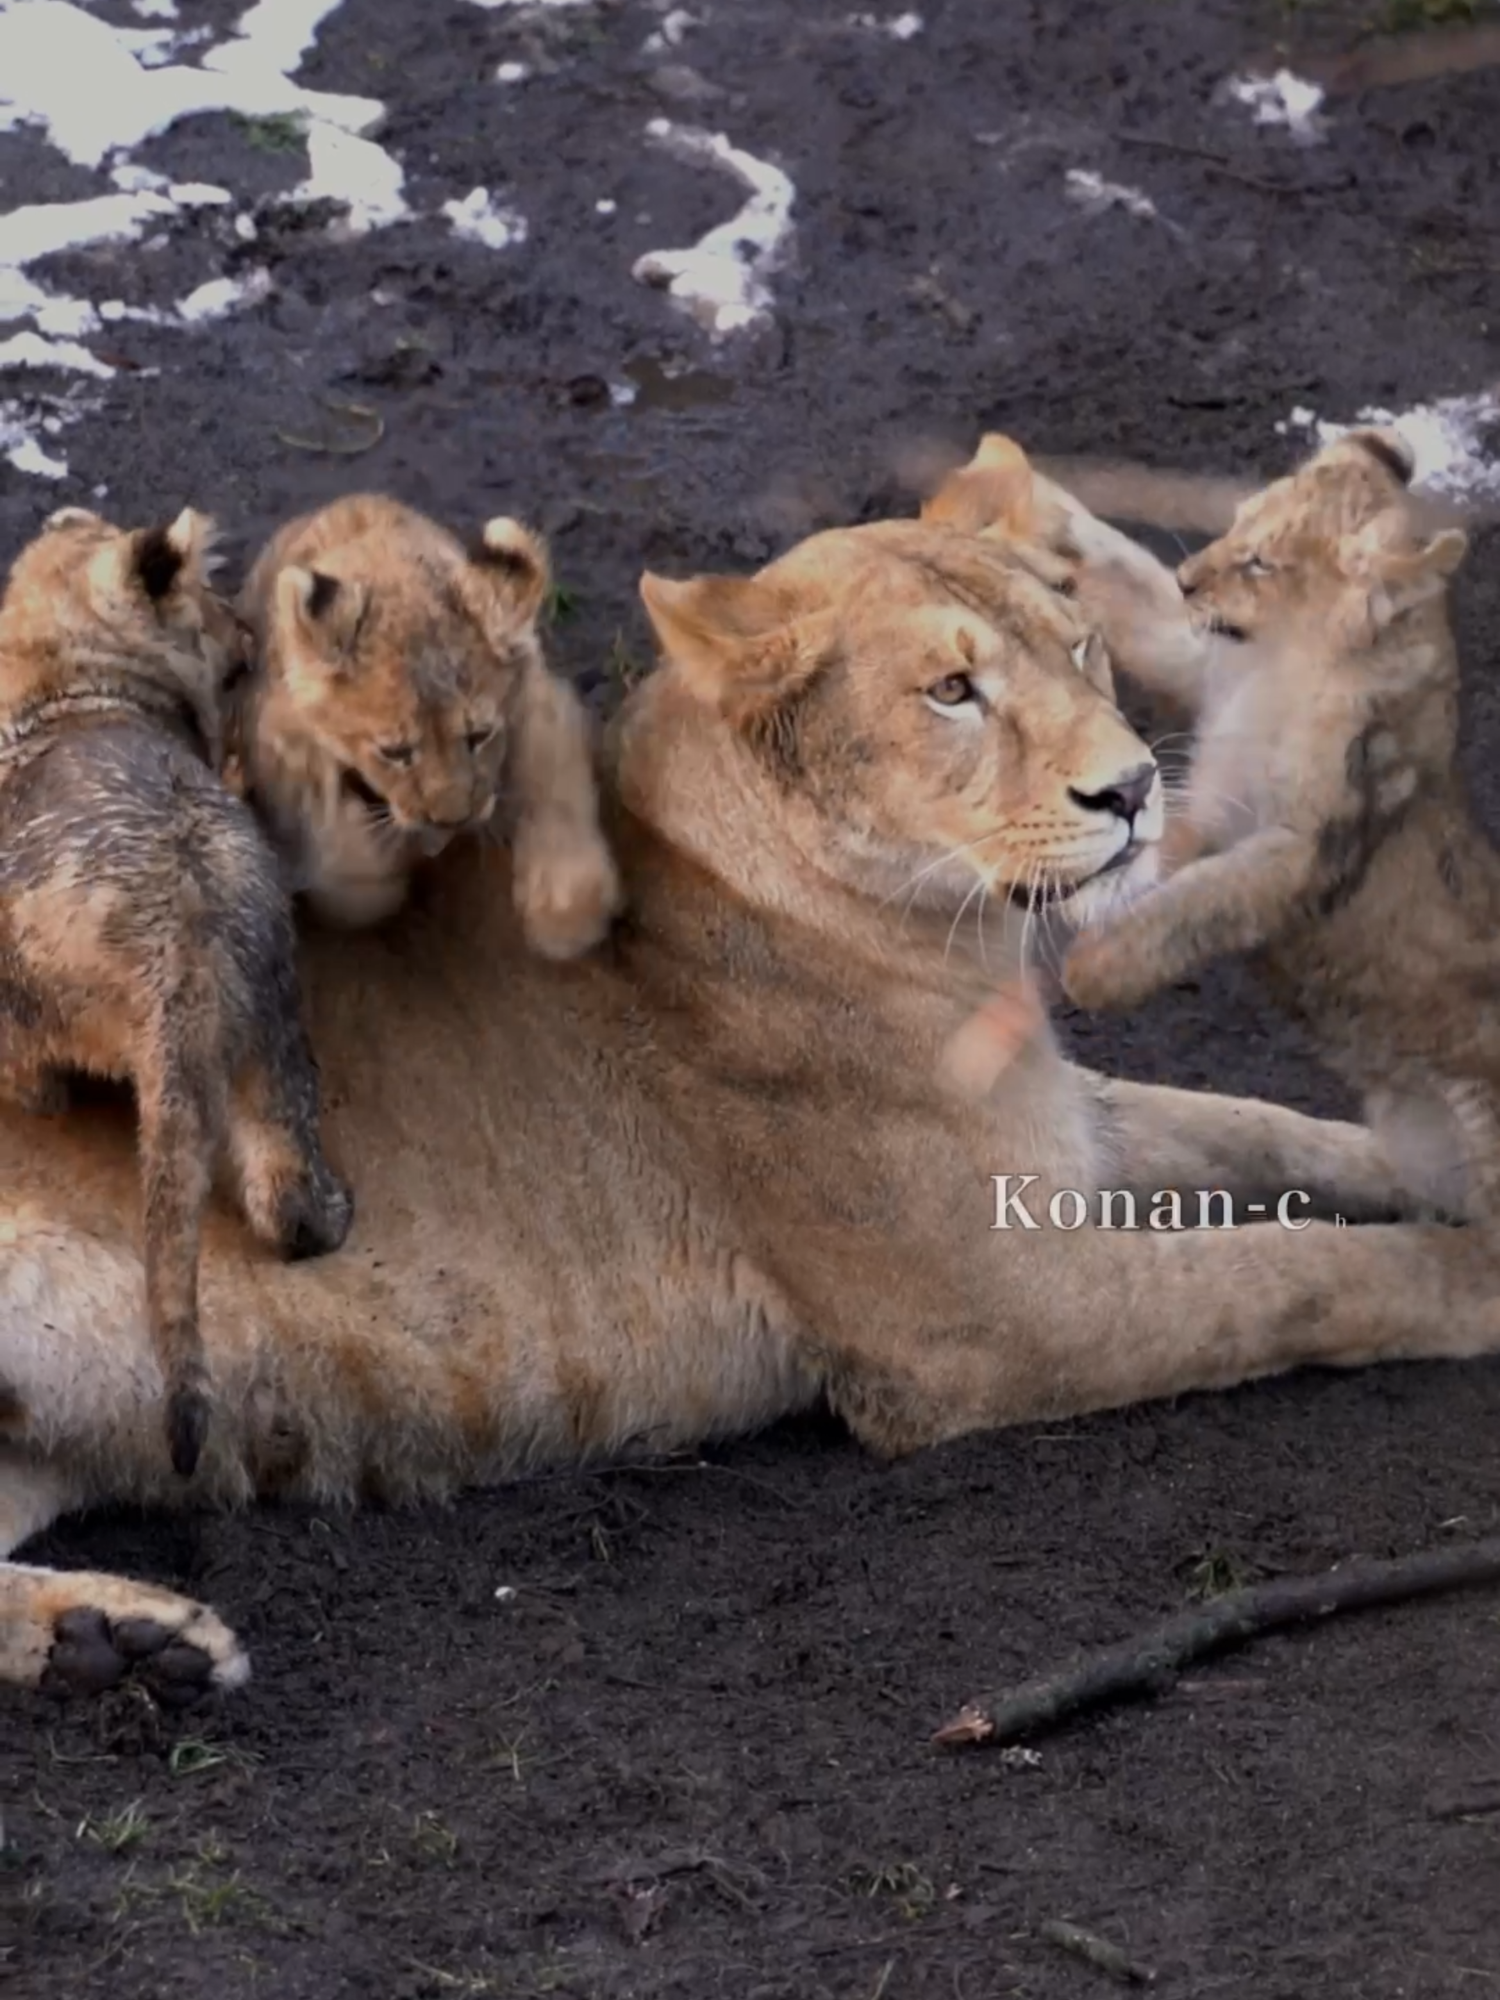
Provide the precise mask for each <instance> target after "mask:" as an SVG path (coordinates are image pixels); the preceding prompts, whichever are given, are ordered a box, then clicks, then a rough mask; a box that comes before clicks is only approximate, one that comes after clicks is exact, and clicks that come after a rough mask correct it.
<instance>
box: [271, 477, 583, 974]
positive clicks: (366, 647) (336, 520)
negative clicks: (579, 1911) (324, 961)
mask: <svg viewBox="0 0 1500 2000" xmlns="http://www.w3.org/2000/svg"><path fill="white" fill-rule="evenodd" d="M549 588H550V564H549V561H548V556H547V551H546V548H545V545H544V544H543V543H542V542H541V540H540V539H539V538H538V537H537V536H535V535H533V534H532V533H531V532H530V531H529V530H528V529H526V528H525V527H523V526H522V525H521V523H520V522H518V521H513V520H510V519H508V518H506V517H500V518H498V519H495V520H492V521H490V522H488V523H487V525H486V526H485V528H484V530H483V531H482V533H481V534H480V536H479V538H478V540H477V541H476V542H475V544H474V545H473V547H472V548H469V549H467V550H465V549H464V548H462V547H461V546H460V544H459V543H458V542H457V541H456V540H455V539H454V538H453V537H452V536H451V535H449V534H448V533H446V531H445V530H443V529H442V528H440V527H438V526H437V525H436V524H435V523H434V522H432V521H430V520H428V519H426V518H425V516H423V515H421V514H418V513H416V512H415V511H414V510H413V509H411V508H410V507H406V506H403V505H402V504H401V503H400V502H399V501H396V500H392V499H388V498H386V497H384V496H382V495H379V494H357V495H353V496H350V497H348V498H345V499H342V500H336V501H334V502H333V504H332V505H331V506H328V507H325V508H323V509H322V511H321V512H319V513H315V514H310V515H305V516H303V517H302V518H300V519H298V520H295V521H292V522H289V523H288V524H287V525H286V526H285V527H283V528H282V529H281V530H280V532H279V533H278V534H277V535H275V536H274V537H273V539H272V540H271V542H270V543H269V544H268V546H267V547H266V548H265V550H264V551H263V552H262V553H261V555H260V557H259V559H258V561H257V562H256V564H255V567H254V569H253V570H252V572H251V574H250V577H249V579H248V581H247V582H246V585H245V589H244V593H243V596H242V599H241V608H242V609H243V611H244V613H245V616H246V618H247V619H248V621H249V623H250V625H251V627H252V629H253V631H254V634H255V638H256V642H257V646H258V650H259V669H258V671H257V672H255V673H254V674H252V675H251V676H250V677H249V678H248V680H247V681H246V682H245V683H244V684H243V686H244V689H245V693H244V697H243V699H242V701H241V703H240V705H239V710H238V714H237V719H236V721H235V724H234V732H233V733H234V739H235V748H236V751H237V755H238V757H239V760H240V762H241V764H242V768H243V774H244V776H243V782H244V785H245V789H246V792H247V795H248V796H249V797H250V798H251V799H252V800H253V801H254V802H255V804H256V805H257V807H258V808H259V809H260V811H261V812H262V814H263V816H264V818H265V819H266V821H267V823H268V824H269V825H270V827H271V829H272V831H273V834H274V836H275V838H276V840H277V842H278V844H279V845H280V847H281V848H282V850H283V852H284V854H285V855H286V857H287V861H288V864H289V868H290V874H291V882H292V886H293V889H294V890H295V891H297V892H299V893H301V894H303V895H305V896H306V898H307V900H308V902H309V904H310V905H311V906H312V908H313V909H314V910H315V911H317V912H318V914H320V915H321V916H322V917H323V918H324V919H325V920H327V921H330V922H333V923H337V924H341V925H345V926H349V927H356V926H363V925H367V924H374V923H378V922H380V921H381V920H382V919H384V918H385V917H388V916H390V915H391V914H392V913H393V912H394V911H395V910H397V909H398V908H399V907H400V905H401V903H402V902H403V901H404V899H405V896H406V892H407V887H408V884H409V882H410V878H411V875H412V871H413V870H414V868H415V867H416V866H417V864H418V862H419V861H421V860H422V859H423V858H424V857H430V856H433V855H437V854H439V853H441V852H442V850H443V849H444V848H445V847H446V846H447V845H448V843H449V842H450V841H451V840H452V839H453V838H454V836H455V835H456V834H459V833H463V832H468V831H473V830H475V829H477V828H481V827H484V826H487V825H488V824H489V823H490V822H491V819H492V816H493V815H494V813H495V809H496V805H497V802H499V801H500V800H501V799H502V797H504V800H505V804H506V806H507V808H508V812H509V816H510V818H511V820H512V822H513V833H514V841H515V877H514V881H515V889H514V894H515V899H516V905H517V908H518V910H519V912H520V915H521V919H522V923H523V926H524V929H525V932H526V936H527V940H528V942H529V943H530V945H531V947H532V948H533V949H534V950H536V951H537V952H539V953H541V954H542V955H543V956H545V957H548V958H555V959H568V958H575V957H578V956H579V955H581V954H582V953H584V952H586V951H588V950H590V949H591V948H592V947H593V946H594V945H595V944H597V943H598V942H599V940H600V939H601V938H602V937H603V936H604V934H605V932H606V931H607V929H608V928H609V925H610V923H611V921H612V920H613V918H614V917H615V915H616V914H617V913H618V910H619V908H620V885H619V879H618V876H617V874H616V870H615V864H614V861H613V858H612V856H611V854H610V851H609V848H608V846H607V844H606V842H605V839H604V836H603V834H602V832H601V830H600V824H599V811H598V795H597V786H596V780H595V773H594V762H593V748H592V743H591V740H590V730H589V723H588V716H587V712H586V711H585V709H584V707H583V704H582V703H581V702H580V701H579V699H578V697H577V696H576V695H575V694H574V692H573V690H572V689H571V688H570V687H568V686H567V685H566V684H565V683H564V682H563V681H561V680H560V679H558V678H557V676H555V675H554V674H553V673H552V672H551V671H550V670H549V669H548V667H547V664H546V661H545V659H544V658H543V654H542V646H541V640H540V636H539V634H538V630H537V624H538V619H539V617H540V614H541V611H542V608H543V604H544V602H545V599H546V597H547V593H548V590H549Z"/></svg>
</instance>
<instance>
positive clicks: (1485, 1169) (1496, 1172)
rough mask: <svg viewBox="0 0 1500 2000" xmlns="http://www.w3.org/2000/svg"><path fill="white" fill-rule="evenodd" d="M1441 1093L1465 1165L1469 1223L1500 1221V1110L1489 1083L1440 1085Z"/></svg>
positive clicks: (1465, 1210)
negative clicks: (1454, 1126) (1455, 1131)
mask: <svg viewBox="0 0 1500 2000" xmlns="http://www.w3.org/2000/svg"><path fill="white" fill-rule="evenodd" d="M1439 1094H1440V1095H1441V1097H1442V1100H1443V1102H1444V1104H1445V1105H1446V1106H1447V1108H1448V1111H1449V1113H1450V1115H1451V1116H1452V1119H1453V1122H1454V1124H1455V1125H1456V1126H1457V1127H1458V1132H1459V1141H1460V1147H1461V1151H1462V1155H1463V1166H1464V1180H1465V1189H1464V1203H1463V1207H1464V1215H1465V1218H1466V1220H1467V1221H1469V1222H1475V1223H1493V1222H1494V1221H1496V1220H1497V1218H1500V1107H1497V1105H1496V1102H1495V1093H1494V1092H1493V1091H1492V1090H1491V1089H1490V1087H1489V1086H1488V1085H1487V1084H1484V1083H1478V1082H1473V1081H1467V1080H1466V1081H1463V1082H1449V1081H1445V1082H1443V1083H1442V1084H1440V1085H1439Z"/></svg>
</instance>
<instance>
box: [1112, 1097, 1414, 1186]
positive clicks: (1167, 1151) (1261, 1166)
mask: <svg viewBox="0 0 1500 2000" xmlns="http://www.w3.org/2000/svg"><path fill="white" fill-rule="evenodd" d="M1088 1074H1089V1080H1090V1082H1091V1084H1092V1086H1093V1088H1094V1090H1095V1092H1096V1094H1097V1101H1098V1103H1099V1108H1100V1113H1101V1126H1102V1137H1103V1139H1104V1144H1105V1148H1106V1152H1107V1172H1108V1175H1109V1176H1110V1178H1109V1179H1108V1181H1107V1185H1109V1186H1110V1187H1122V1188H1129V1189H1130V1190H1131V1191H1132V1192H1133V1193H1134V1195H1135V1197H1136V1200H1137V1201H1138V1202H1140V1203H1142V1204H1148V1203H1149V1202H1150V1201H1151V1200H1152V1198H1153V1197H1154V1196H1155V1195H1156V1193H1157V1192H1158V1190H1160V1189H1176V1190H1177V1192H1178V1193H1179V1194H1180V1195H1181V1197H1182V1201H1183V1207H1184V1216H1185V1219H1186V1218H1189V1217H1190V1216H1192V1215H1193V1214H1195V1213H1196V1201H1197V1196H1198V1194H1199V1192H1200V1191H1202V1192H1205V1193H1206V1192H1208V1191H1210V1190H1212V1189H1216V1188H1222V1189H1224V1190H1225V1192H1226V1193H1227V1194H1228V1195H1229V1197H1230V1199H1231V1201H1232V1202H1233V1204H1234V1215H1235V1219H1236V1220H1239V1221H1253V1220H1255V1219H1256V1217H1255V1216H1254V1215H1253V1214H1252V1213H1251V1212H1250V1211H1251V1210H1252V1209H1253V1208H1254V1207H1255V1206H1256V1205H1257V1204H1259V1206H1260V1209H1261V1214H1262V1216H1263V1217H1266V1218H1270V1217H1274V1216H1275V1214H1276V1204H1277V1203H1278V1202H1279V1201H1280V1200H1281V1198H1282V1197H1283V1195H1290V1196H1292V1197H1293V1199H1292V1200H1291V1201H1290V1202H1289V1203H1288V1205H1287V1214H1288V1215H1289V1217H1290V1218H1291V1219H1292V1220H1293V1221H1300V1220H1302V1219H1303V1218H1304V1217H1308V1218H1311V1217H1315V1216H1316V1217H1321V1218H1323V1219H1324V1220H1325V1221H1332V1220H1334V1218H1335V1217H1341V1218H1342V1219H1343V1220H1344V1221H1345V1222H1403V1221H1414V1220H1417V1219H1419V1218H1423V1217H1425V1216H1426V1215H1427V1214H1428V1213H1429V1212H1430V1208H1429V1204H1428V1201H1427V1197H1426V1196H1425V1194H1424V1193H1423V1191H1422V1190H1420V1189H1418V1188H1416V1187H1413V1186H1409V1185H1407V1183H1406V1182H1405V1181H1404V1180H1403V1178H1402V1176H1401V1173H1400V1171H1399V1168H1398V1166H1397V1165H1396V1164H1395V1162H1394V1160H1393V1157H1392V1155H1391V1153H1390V1152H1389V1151H1388V1149H1387V1148H1386V1146H1385V1145H1384V1143H1383V1142H1382V1140H1381V1138H1380V1136H1379V1134H1378V1132H1376V1131H1373V1130H1371V1129H1370V1128H1369V1127H1368V1126H1365V1125H1354V1124H1350V1123H1349V1122H1347V1121H1346V1120H1344V1119H1340V1118H1309V1117H1308V1116H1307V1114H1306V1113H1305V1112H1301V1111H1292V1110H1290V1109H1289V1108H1288V1107H1287V1106H1286V1105H1282V1104H1268V1103H1266V1102H1264V1101H1262V1100H1261V1099H1260V1098H1255V1097H1223V1096H1220V1095H1219V1094H1218V1093H1217V1092H1214V1091H1208V1090H1174V1089H1172V1088H1170V1087H1169V1086H1167V1085H1164V1084H1146V1083H1130V1082H1127V1081H1126V1080H1125V1079H1124V1078H1121V1077H1109V1076H1102V1075H1099V1074H1097V1073H1095V1072H1089V1073H1088ZM1299 1195H1300V1196H1304V1197H1306V1199H1305V1200H1298V1199H1296V1198H1295V1197H1297V1196H1299ZM1214 1219H1217V1210H1215V1212H1214Z"/></svg>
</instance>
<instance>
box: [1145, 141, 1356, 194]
mask: <svg viewBox="0 0 1500 2000" xmlns="http://www.w3.org/2000/svg"><path fill="white" fill-rule="evenodd" d="M1110 136H1111V138H1114V139H1118V140H1119V142H1120V144H1121V145H1122V146H1140V147H1142V148H1144V149H1145V150H1146V151H1147V152H1152V153H1171V154H1173V155H1174V156H1175V157H1176V158H1177V159H1181V160H1201V161H1202V162H1203V164H1204V166H1206V167H1207V168H1208V170H1209V172H1210V173H1214V174H1218V175H1219V177H1220V178H1221V179H1222V180H1226V181H1238V182H1239V184H1240V186H1241V187H1247V188H1254V189H1255V191H1256V193H1257V194H1285V195H1304V194H1342V193H1343V192H1344V191H1345V189H1346V188H1348V187H1349V186H1350V185H1351V183H1350V178H1349V176H1348V175H1347V174H1345V175H1344V176H1343V178H1342V179H1340V180H1336V181H1325V182H1323V183H1322V184H1321V185H1318V184H1315V183H1313V182H1312V181H1267V180H1262V179H1261V178H1260V177H1259V176H1258V175H1256V174H1245V173H1241V172H1240V170H1239V168H1238V167H1232V166H1231V165H1230V164H1229V162H1228V160H1226V159H1225V158H1224V156H1223V154H1222V153H1210V152H1209V151H1208V149H1207V148H1206V147H1204V146H1184V145H1182V144H1181V143H1180V142H1179V141H1178V140H1176V139H1153V138H1152V137H1151V135H1150V134H1149V133H1147V132H1121V131H1119V130H1118V129H1116V130H1114V131H1112V132H1111V134H1110Z"/></svg>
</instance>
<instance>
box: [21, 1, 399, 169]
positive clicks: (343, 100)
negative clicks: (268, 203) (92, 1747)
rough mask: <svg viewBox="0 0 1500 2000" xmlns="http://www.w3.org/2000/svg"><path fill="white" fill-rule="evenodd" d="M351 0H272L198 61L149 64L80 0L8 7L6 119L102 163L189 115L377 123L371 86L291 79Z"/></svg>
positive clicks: (379, 112) (76, 159) (73, 156)
mask: <svg viewBox="0 0 1500 2000" xmlns="http://www.w3.org/2000/svg"><path fill="white" fill-rule="evenodd" d="M338 4H339V0H260V4H259V5H257V6H254V7H252V8H251V9H250V11H249V12H248V13H247V14H246V15H245V16H244V18H243V19H242V20H241V22H240V24H239V28H238V30H237V32H236V34H235V36H234V37H233V38H232V39H231V40H230V41H228V42H225V43H223V44H222V45H221V46H220V47H217V48H212V49H209V50H207V51H206V52H205V54H204V57H203V65H202V67H201V68H198V69H187V68H182V67H169V68H159V69H148V68H146V67H144V66H143V65H142V64H141V63H140V62H138V61H137V60H136V56H135V54H134V53H133V51H132V49H131V47H130V37H131V35H132V33H133V32H134V31H132V30H130V29H122V28H113V27H111V26H110V25H109V23H108V22H107V21H101V20H99V19H98V18H97V17H96V16H95V15H93V14H88V13H85V12H84V11H83V9H82V8H80V7H76V6H73V5H72V4H70V0H25V4H24V5H15V4H11V5H9V6H8V7H7V8H6V9H5V11H3V12H0V125H12V126H13V125H19V124H25V125H40V126H43V127H45V129H46V132H47V136H48V138H49V139H50V141H51V143H52V144H53V145H54V146H56V147H57V149H58V151H59V152H61V153H63V154H65V155H66V157H67V158H68V159H69V160H71V161H72V162H73V164H74V165H75V166H80V167H97V166H100V165H102V164H103V162H104V161H105V159H106V158H107V157H108V156H109V155H110V154H112V153H117V152H122V151H128V150H129V149H131V148H132V147H135V146H139V145H141V144H142V143H143V142H144V141H145V140H147V139H150V138H154V137H155V136H156V135H157V134H159V133H162V132H165V131H166V130H167V128H168V127H169V126H171V125H173V124H175V123H176V121H177V120H178V119H179V118H188V117H192V116H194V115H195V114H197V113H200V112H207V111H235V112H238V113H239V114H240V115H241V116H242V117H246V118H271V117H303V118H307V119H310V120H312V121H314V122H318V123H324V124H330V125H336V126H338V127H339V128H340V129H341V130H344V131H351V132H365V131H368V130H370V129H371V128H372V127H373V126H374V125H376V124H377V123H378V122H379V120H380V119H381V118H382V117H383V116H384V106H383V105H381V104H380V103H379V102H378V101H377V100H376V99H374V98H370V97H336V96H332V95H330V94H329V93H327V92H324V91H315V90H306V89H304V88H302V87H301V86H300V85H298V84H294V83H292V82H290V81H289V80H288V76H287V74H286V72H287V71H289V70H292V69H295V68H296V66H297V64H298V63H299V62H300V61H301V60H302V57H303V55H304V54H305V53H306V51H307V49H308V48H310V47H311V46H312V41H313V37H314V34H315V32H316V29H317V24H318V23H319V22H320V21H321V20H322V18H323V16H324V15H325V14H328V13H330V12H331V11H332V9H333V8H334V7H335V6H337V5H338Z"/></svg>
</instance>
